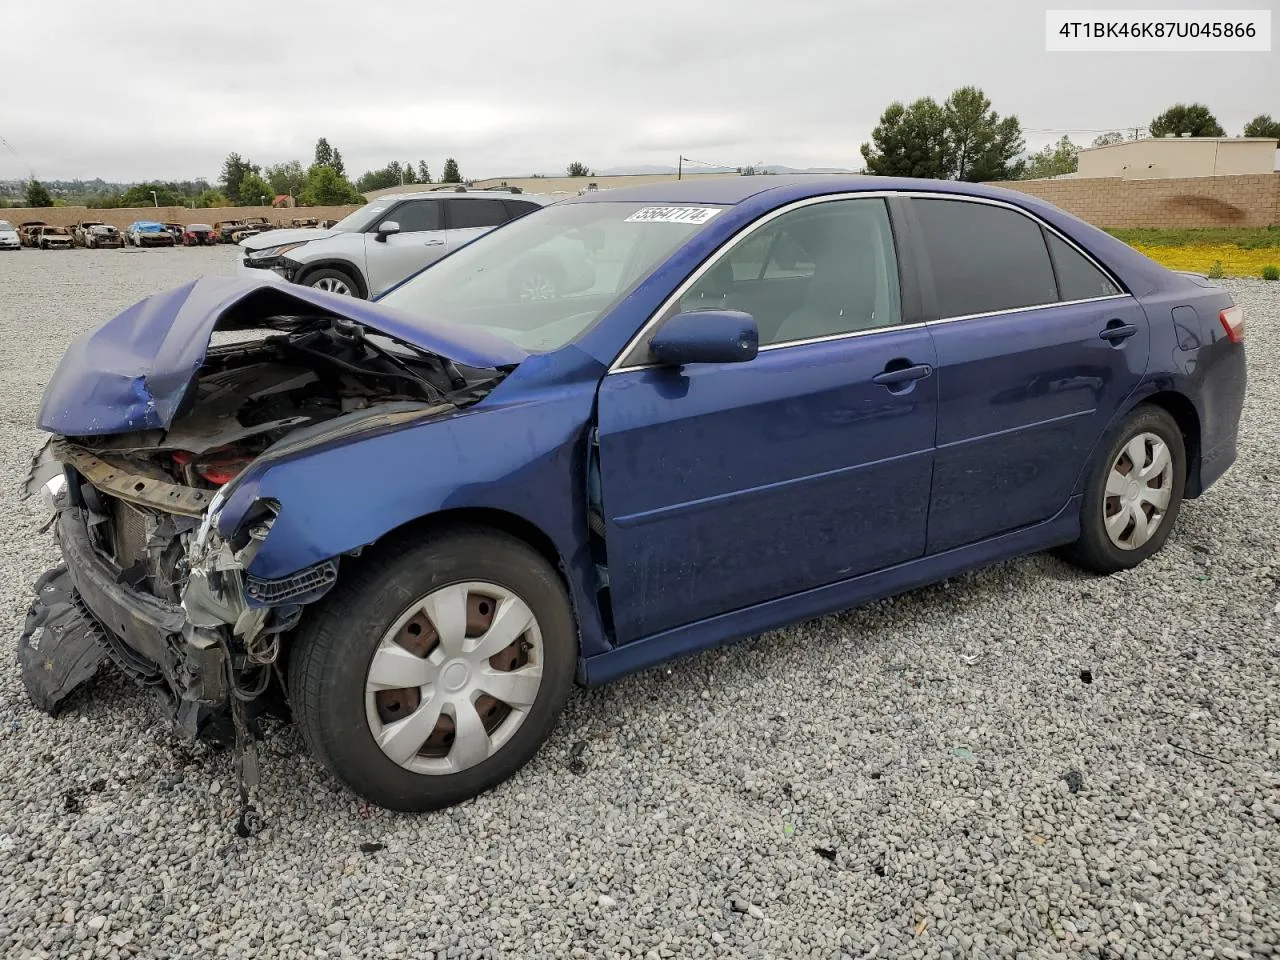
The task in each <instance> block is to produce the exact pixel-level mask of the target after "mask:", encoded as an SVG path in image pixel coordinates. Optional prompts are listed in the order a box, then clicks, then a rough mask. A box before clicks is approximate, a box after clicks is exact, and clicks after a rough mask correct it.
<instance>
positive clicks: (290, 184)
mask: <svg viewBox="0 0 1280 960" xmlns="http://www.w3.org/2000/svg"><path fill="white" fill-rule="evenodd" d="M262 175H263V176H264V177H265V178H266V180H267V183H269V184H271V191H272V193H273V194H274V195H276V196H279V195H280V194H282V193H285V194H288V195H289V196H291V197H296V196H297V195H298V194H299V193H301V192H302V188H303V187H304V186H305V185H306V182H307V171H305V170H303V169H302V164H300V163H299V162H298V161H297V160H290V161H288V162H287V163H277V164H274V165H272V166H270V167H267V168H266V169H265V170H263V171H262Z"/></svg>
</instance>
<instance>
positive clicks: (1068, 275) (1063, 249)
mask: <svg viewBox="0 0 1280 960" xmlns="http://www.w3.org/2000/svg"><path fill="white" fill-rule="evenodd" d="M1045 236H1046V237H1047V238H1048V241H1049V253H1050V255H1051V256H1052V257H1053V266H1054V268H1055V269H1056V270H1057V273H1058V292H1059V294H1060V295H1061V297H1062V299H1063V300H1089V299H1091V298H1093V297H1111V296H1115V295H1116V294H1117V293H1119V292H1120V288H1119V287H1117V286H1116V285H1115V284H1114V283H1113V282H1112V281H1111V278H1110V277H1108V276H1107V275H1106V274H1105V273H1103V272H1102V271H1101V270H1099V269H1098V268H1097V267H1095V266H1094V265H1093V264H1092V263H1090V262H1089V261H1088V260H1087V259H1086V258H1085V257H1084V255H1083V254H1081V253H1080V251H1079V250H1077V249H1076V248H1075V247H1073V246H1071V244H1069V243H1067V242H1066V241H1065V240H1063V239H1062V238H1061V237H1059V236H1058V235H1057V234H1055V233H1051V232H1049V231H1048V230H1046V231H1045Z"/></svg>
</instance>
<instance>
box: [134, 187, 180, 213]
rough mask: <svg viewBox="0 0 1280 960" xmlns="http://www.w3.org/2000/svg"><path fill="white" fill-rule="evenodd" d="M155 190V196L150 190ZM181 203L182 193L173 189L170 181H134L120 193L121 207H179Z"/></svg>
mask: <svg viewBox="0 0 1280 960" xmlns="http://www.w3.org/2000/svg"><path fill="white" fill-rule="evenodd" d="M153 190H154V191H155V198H154V199H153V198H152V196H151V192H152V191H153ZM181 205H182V194H181V193H179V192H178V191H177V190H176V189H174V186H173V184H171V183H135V184H134V185H133V186H131V187H130V188H129V189H128V190H126V191H125V192H124V193H122V194H120V206H122V207H152V206H159V207H179V206H181Z"/></svg>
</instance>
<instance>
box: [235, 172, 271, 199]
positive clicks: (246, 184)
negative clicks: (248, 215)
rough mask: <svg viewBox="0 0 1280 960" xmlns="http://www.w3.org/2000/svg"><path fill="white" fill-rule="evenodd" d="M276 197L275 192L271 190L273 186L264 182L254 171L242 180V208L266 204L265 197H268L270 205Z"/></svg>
mask: <svg viewBox="0 0 1280 960" xmlns="http://www.w3.org/2000/svg"><path fill="white" fill-rule="evenodd" d="M275 195H276V194H275V191H274V190H272V189H271V184H269V183H267V181H266V180H263V179H262V177H261V176H259V175H258V174H257V173H255V172H254V171H252V170H251V171H249V172H248V173H246V174H245V175H244V176H243V177H241V178H240V203H241V205H242V206H246V207H255V206H257V205H258V204H260V203H263V202H264V201H263V199H262V198H263V197H266V200H265V202H266V203H270V202H271V201H272V200H274V199H275Z"/></svg>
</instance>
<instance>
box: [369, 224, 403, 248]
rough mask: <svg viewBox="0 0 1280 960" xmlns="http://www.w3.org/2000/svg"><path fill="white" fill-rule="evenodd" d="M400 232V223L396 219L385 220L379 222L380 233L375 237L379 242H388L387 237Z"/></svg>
mask: <svg viewBox="0 0 1280 960" xmlns="http://www.w3.org/2000/svg"><path fill="white" fill-rule="evenodd" d="M399 232H400V224H398V223H396V222H395V221H394V220H383V221H382V222H381V223H380V224H378V235H377V236H376V237H374V239H375V240H377V241H378V242H379V243H386V242H387V237H389V236H390V235H391V234H393V233H399Z"/></svg>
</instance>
